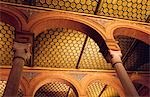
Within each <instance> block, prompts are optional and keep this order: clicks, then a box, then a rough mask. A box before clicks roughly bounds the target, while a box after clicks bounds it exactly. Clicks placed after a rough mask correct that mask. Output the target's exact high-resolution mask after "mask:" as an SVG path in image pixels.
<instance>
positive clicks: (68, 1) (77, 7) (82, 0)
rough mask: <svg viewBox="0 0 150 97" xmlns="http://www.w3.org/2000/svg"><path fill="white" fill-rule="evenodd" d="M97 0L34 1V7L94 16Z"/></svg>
mask: <svg viewBox="0 0 150 97" xmlns="http://www.w3.org/2000/svg"><path fill="white" fill-rule="evenodd" d="M96 5H97V0H36V6H42V7H47V8H51V9H61V10H67V11H74V12H82V13H90V14H94V11H95V9H96Z"/></svg>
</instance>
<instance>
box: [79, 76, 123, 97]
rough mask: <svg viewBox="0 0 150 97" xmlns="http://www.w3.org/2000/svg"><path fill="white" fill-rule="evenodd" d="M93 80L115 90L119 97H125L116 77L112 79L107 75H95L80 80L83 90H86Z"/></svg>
mask: <svg viewBox="0 0 150 97" xmlns="http://www.w3.org/2000/svg"><path fill="white" fill-rule="evenodd" d="M95 80H100V81H102V82H104V83H106V84H108V85H110V86H112V87H113V88H115V89H116V90H117V92H118V94H119V95H120V97H126V96H125V93H124V90H123V87H122V85H121V83H120V81H119V79H118V78H117V77H114V76H112V75H108V74H97V75H96V74H95V75H88V76H86V77H85V78H83V79H82V80H81V84H82V85H83V89H84V90H86V89H87V88H88V85H89V84H90V83H91V82H93V81H95Z"/></svg>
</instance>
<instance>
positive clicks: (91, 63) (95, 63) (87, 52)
mask: <svg viewBox="0 0 150 97" xmlns="http://www.w3.org/2000/svg"><path fill="white" fill-rule="evenodd" d="M79 68H86V69H101V70H103V69H107V70H109V69H113V68H112V65H111V64H108V63H107V62H106V60H105V58H104V57H103V55H102V53H100V48H99V46H98V45H97V44H96V43H95V42H94V40H93V39H91V38H90V37H88V39H87V43H86V45H85V48H84V51H83V55H82V57H81V60H80V63H79Z"/></svg>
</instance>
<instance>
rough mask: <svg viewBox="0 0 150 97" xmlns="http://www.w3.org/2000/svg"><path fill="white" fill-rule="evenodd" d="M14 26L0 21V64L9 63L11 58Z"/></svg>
mask: <svg viewBox="0 0 150 97" xmlns="http://www.w3.org/2000/svg"><path fill="white" fill-rule="evenodd" d="M14 30H15V28H14V27H12V26H11V25H9V24H6V23H4V22H0V65H10V64H11V63H12V59H13V51H12V45H13V39H14Z"/></svg>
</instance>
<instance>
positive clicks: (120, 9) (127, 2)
mask: <svg viewBox="0 0 150 97" xmlns="http://www.w3.org/2000/svg"><path fill="white" fill-rule="evenodd" d="M0 1H5V2H11V3H17V4H29V5H34V6H38V7H44V8H50V9H58V10H65V11H73V12H79V13H86V14H95V15H99V16H106V17H114V18H120V19H128V20H134V21H140V22H146V21H147V19H148V16H149V15H150V0H100V6H99V8H98V11H97V8H96V7H97V6H98V4H99V3H98V1H99V0H0ZM33 1H35V2H33ZM96 11H97V12H96ZM147 22H150V21H149V20H148V21H147Z"/></svg>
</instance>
